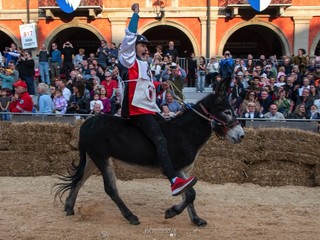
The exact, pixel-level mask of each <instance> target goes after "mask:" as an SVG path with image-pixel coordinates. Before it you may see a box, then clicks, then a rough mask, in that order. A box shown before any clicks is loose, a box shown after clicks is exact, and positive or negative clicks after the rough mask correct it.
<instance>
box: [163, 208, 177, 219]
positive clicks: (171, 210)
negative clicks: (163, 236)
mask: <svg viewBox="0 0 320 240" xmlns="http://www.w3.org/2000/svg"><path fill="white" fill-rule="evenodd" d="M178 214H179V213H178V212H177V211H176V210H175V208H173V207H172V208H169V209H167V211H166V212H165V214H164V218H165V219H167V218H173V217H175V216H176V215H178Z"/></svg>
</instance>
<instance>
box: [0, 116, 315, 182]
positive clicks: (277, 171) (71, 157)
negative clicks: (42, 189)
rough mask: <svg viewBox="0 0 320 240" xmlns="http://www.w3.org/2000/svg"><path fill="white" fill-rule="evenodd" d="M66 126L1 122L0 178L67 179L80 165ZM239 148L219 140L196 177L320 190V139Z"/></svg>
mask: <svg viewBox="0 0 320 240" xmlns="http://www.w3.org/2000/svg"><path fill="white" fill-rule="evenodd" d="M82 123H83V121H77V122H76V123H75V125H68V124H63V123H39V122H36V123H29V122H26V123H14V122H0V176H8V175H11V176H37V175H51V174H56V173H58V174H66V173H67V170H68V169H69V168H70V166H71V163H72V162H73V161H76V162H77V161H79V154H78V140H79V130H80V126H81V124H82ZM245 133H246V137H245V139H244V140H243V141H242V142H241V143H240V144H234V145H233V144H229V143H228V142H227V141H221V140H219V139H218V138H217V137H216V136H215V135H214V134H213V135H212V136H211V138H210V139H209V141H208V142H207V143H206V144H205V145H204V146H203V148H202V149H201V151H200V153H199V156H198V159H197V161H196V162H195V166H194V172H193V174H194V175H196V176H198V178H199V179H202V180H204V181H208V182H211V183H224V182H236V183H242V182H252V183H256V184H260V185H262V186H266V185H268V186H281V185H288V184H290V185H303V186H314V185H316V186H320V157H319V156H320V148H319V147H318V146H319V142H320V135H319V134H315V133H312V132H305V131H301V130H296V129H267V128H262V129H251V128H248V129H245ZM115 171H116V174H117V176H118V178H119V179H122V180H129V179H130V180H131V179H135V178H154V177H157V178H158V177H159V178H163V175H161V174H160V173H159V172H152V171H148V170H145V172H140V171H134V170H132V169H129V170H128V169H127V168H122V166H119V165H116V164H115Z"/></svg>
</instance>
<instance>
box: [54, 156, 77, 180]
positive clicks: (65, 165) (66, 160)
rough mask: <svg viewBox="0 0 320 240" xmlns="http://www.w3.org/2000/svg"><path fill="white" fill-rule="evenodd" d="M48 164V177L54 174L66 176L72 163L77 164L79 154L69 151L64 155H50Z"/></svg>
mask: <svg viewBox="0 0 320 240" xmlns="http://www.w3.org/2000/svg"><path fill="white" fill-rule="evenodd" d="M48 160H49V162H50V172H49V173H48V175H51V174H53V173H55V174H62V175H63V174H66V173H68V170H71V169H70V168H71V166H72V163H73V162H75V163H76V164H78V162H79V152H78V151H69V152H65V153H58V154H51V155H49V156H48Z"/></svg>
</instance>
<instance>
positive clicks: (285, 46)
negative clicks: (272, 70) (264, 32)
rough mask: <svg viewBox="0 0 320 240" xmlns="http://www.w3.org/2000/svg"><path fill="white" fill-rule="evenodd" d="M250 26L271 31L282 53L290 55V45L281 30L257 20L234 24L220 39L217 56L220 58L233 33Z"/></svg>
mask: <svg viewBox="0 0 320 240" xmlns="http://www.w3.org/2000/svg"><path fill="white" fill-rule="evenodd" d="M251 25H259V26H263V27H266V28H268V29H270V30H272V31H273V32H274V33H275V34H276V35H277V36H278V37H279V39H280V42H281V47H282V49H283V52H284V53H285V54H287V55H291V49H290V44H289V42H288V39H287V38H286V36H285V35H284V33H283V32H282V30H281V29H280V28H278V27H277V26H275V25H273V24H271V23H269V22H265V21H261V20H259V19H258V20H251V21H247V22H241V23H239V24H236V25H235V26H234V27H233V28H232V29H230V30H229V31H227V32H226V34H225V35H224V36H223V38H222V39H221V42H220V45H219V48H218V54H219V55H221V56H222V55H223V49H224V46H225V44H226V43H227V41H228V39H229V38H230V36H231V35H232V34H233V33H235V32H236V31H238V30H240V29H241V28H243V27H247V26H251Z"/></svg>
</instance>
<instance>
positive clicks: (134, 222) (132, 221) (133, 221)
mask: <svg viewBox="0 0 320 240" xmlns="http://www.w3.org/2000/svg"><path fill="white" fill-rule="evenodd" d="M129 222H130V224H132V225H139V224H140V221H139V218H138V217H137V216H135V215H133V216H132V217H131V218H130V219H129Z"/></svg>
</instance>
